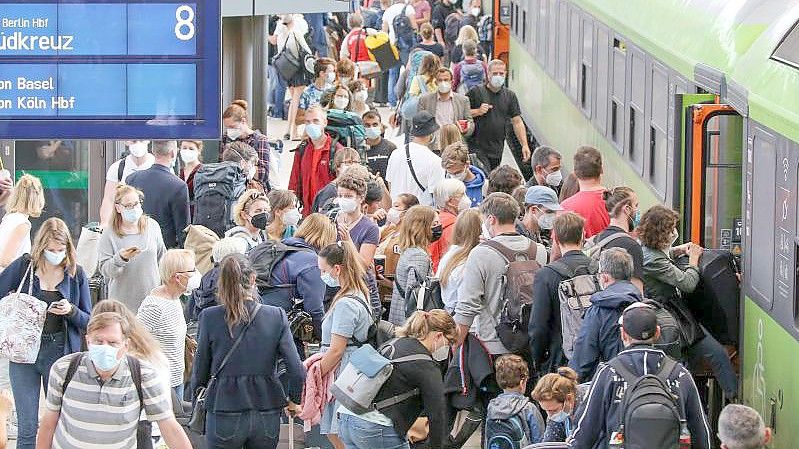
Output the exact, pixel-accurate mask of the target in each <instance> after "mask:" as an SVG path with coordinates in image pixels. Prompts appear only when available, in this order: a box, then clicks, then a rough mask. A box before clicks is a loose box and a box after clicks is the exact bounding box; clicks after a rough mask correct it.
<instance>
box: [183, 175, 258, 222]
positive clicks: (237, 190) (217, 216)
mask: <svg viewBox="0 0 799 449" xmlns="http://www.w3.org/2000/svg"><path fill="white" fill-rule="evenodd" d="M245 190H247V176H246V175H245V173H244V171H242V169H241V167H239V164H237V163H235V162H219V163H216V164H204V165H203V166H202V167H200V169H199V170H198V171H197V174H196V175H194V217H193V218H192V224H195V225H201V226H205V227H206V228H208V229H210V230H212V231H214V232H215V233H216V234H217V235H218V236H219V237H223V236H224V235H225V231H227V230H228V229H230V228H232V227H233V226H234V223H233V206H234V205H235V204H236V201H238V200H239V197H241V195H242V194H243V193H244V191H245Z"/></svg>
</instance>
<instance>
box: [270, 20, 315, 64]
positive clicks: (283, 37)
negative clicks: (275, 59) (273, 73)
mask: <svg viewBox="0 0 799 449" xmlns="http://www.w3.org/2000/svg"><path fill="white" fill-rule="evenodd" d="M292 16H294V21H293V22H292V25H291V29H289V28H288V27H287V26H286V25H285V24H284V23H283V21H280V22H278V23H277V26H275V34H274V35H275V44H276V45H277V53H275V54H279V53H280V52H281V51H283V47H285V46H286V45H287V44H288V45H289V51H291V52H292V53H293V54H295V55H296V54H299V52H298V51H297V50H298V47H297V44H299V45H300V46H302V48H303V49H304V50H305V51H306V52H308V53H311V54H313V52H312V51H311V49H310V48H308V43H307V42H305V35H306V34H308V22H306V21H305V19H304V18H303V17H302V14H292ZM292 32H294V35H295V37H296V38H297V40H296V41H295V40H294V39H293V38H291V37H290V36H291V33H292Z"/></svg>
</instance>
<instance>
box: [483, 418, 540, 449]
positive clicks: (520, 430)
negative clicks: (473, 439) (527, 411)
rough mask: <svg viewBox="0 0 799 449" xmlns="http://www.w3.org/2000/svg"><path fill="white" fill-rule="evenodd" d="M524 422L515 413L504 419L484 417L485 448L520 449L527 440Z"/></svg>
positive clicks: (526, 443)
mask: <svg viewBox="0 0 799 449" xmlns="http://www.w3.org/2000/svg"><path fill="white" fill-rule="evenodd" d="M525 427H526V426H525V424H524V422H523V421H522V417H521V416H520V415H519V414H518V413H517V414H515V415H513V416H511V417H510V418H506V419H486V423H485V439H486V445H485V447H486V449H522V448H523V447H526V446H528V445H529V444H530V442H529V441H527V433H526V432H525Z"/></svg>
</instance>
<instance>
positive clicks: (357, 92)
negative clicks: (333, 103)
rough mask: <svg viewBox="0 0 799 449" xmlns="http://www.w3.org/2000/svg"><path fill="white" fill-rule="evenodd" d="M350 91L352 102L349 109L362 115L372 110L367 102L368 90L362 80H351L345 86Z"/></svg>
mask: <svg viewBox="0 0 799 449" xmlns="http://www.w3.org/2000/svg"><path fill="white" fill-rule="evenodd" d="M347 87H348V88H349V89H350V92H352V104H351V105H350V111H351V112H354V113H356V114H358V116H359V117H363V115H364V114H366V113H367V112H369V111H371V110H372V106H371V105H370V104H369V103H368V102H367V101H368V100H369V90H368V89H367V87H366V84H365V83H364V81H363V80H359V79H358V80H353V81H350V84H349V85H348V86H347Z"/></svg>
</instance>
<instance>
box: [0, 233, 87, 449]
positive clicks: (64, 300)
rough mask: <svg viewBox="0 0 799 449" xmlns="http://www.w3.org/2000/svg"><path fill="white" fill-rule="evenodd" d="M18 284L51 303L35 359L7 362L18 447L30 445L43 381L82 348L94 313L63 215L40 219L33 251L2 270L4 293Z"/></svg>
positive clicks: (0, 282)
mask: <svg viewBox="0 0 799 449" xmlns="http://www.w3.org/2000/svg"><path fill="white" fill-rule="evenodd" d="M31 283H32V284H31ZM29 284H30V285H29ZM18 288H21V289H22V291H23V292H27V291H28V289H29V288H30V292H31V295H32V296H33V297H35V298H37V299H39V300H40V301H43V302H44V303H46V304H47V306H48V307H47V315H46V318H45V321H44V328H43V329H42V335H41V346H40V347H39V352H38V354H37V356H36V362H35V363H31V364H26V363H15V362H9V365H8V376H9V377H10V381H11V389H12V391H13V393H14V402H15V405H16V410H17V423H18V429H19V433H18V440H17V446H18V447H24V448H29V449H32V448H33V447H34V444H35V443H36V429H37V428H38V424H39V415H38V412H39V385H40V384H44V391H45V394H47V388H48V379H49V374H50V367H51V366H52V365H53V363H55V362H56V360H58V359H59V358H61V357H63V356H64V355H67V354H72V353H74V352H79V351H80V349H81V337H80V336H81V334H82V333H84V332H85V331H86V324H87V323H88V321H89V314H90V313H91V296H90V295H89V282H88V280H87V278H86V274H85V273H84V271H83V269H82V268H81V267H80V266H78V265H77V262H76V253H75V247H74V245H73V244H72V237H71V236H70V232H69V229H68V228H67V225H66V224H65V223H64V222H63V221H62V220H61V219H59V218H49V219H47V220H46V221H45V222H44V223H42V225H41V226H40V227H39V230H38V232H37V233H36V236H35V238H34V241H33V246H32V248H31V250H30V255H28V254H23V255H22V256H20V257H18V258H16V259H15V260H14V261H13V262H11V263H10V264H9V265H8V267H6V269H5V270H3V272H2V273H1V274H0V292H2V293H0V295H2V296H5V295H7V294H9V293H12V292H15V291H17V289H18Z"/></svg>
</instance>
